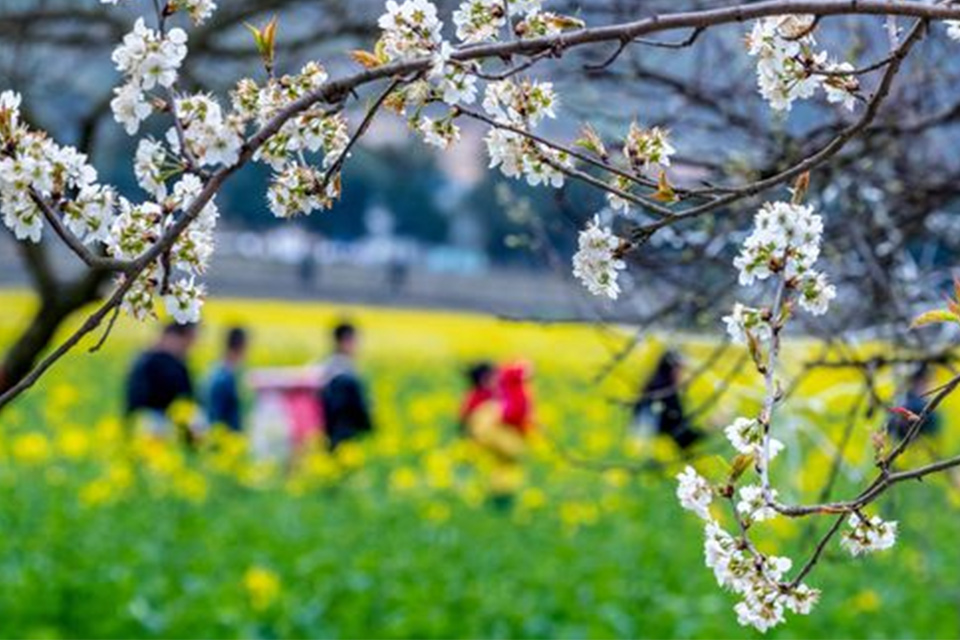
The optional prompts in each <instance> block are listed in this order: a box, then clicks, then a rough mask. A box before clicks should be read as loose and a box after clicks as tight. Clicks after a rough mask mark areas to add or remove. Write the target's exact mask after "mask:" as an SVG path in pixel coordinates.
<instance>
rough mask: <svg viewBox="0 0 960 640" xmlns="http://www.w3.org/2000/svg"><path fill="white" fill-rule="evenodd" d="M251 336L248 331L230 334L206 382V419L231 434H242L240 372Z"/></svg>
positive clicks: (231, 332)
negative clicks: (225, 428)
mask: <svg viewBox="0 0 960 640" xmlns="http://www.w3.org/2000/svg"><path fill="white" fill-rule="evenodd" d="M248 343H249V337H248V335H247V332H246V330H245V329H242V328H240V327H234V328H232V329H230V330H229V331H227V337H226V341H225V345H224V354H223V359H222V360H221V361H220V362H219V363H217V364H216V366H214V368H213V371H212V372H211V373H210V377H209V378H208V379H207V394H206V400H207V420H208V422H209V423H210V424H211V425H215V424H221V425H223V426H225V427H227V428H228V429H229V430H230V431H233V432H240V431H243V415H242V413H243V411H242V402H241V394H240V370H241V368H242V367H243V363H244V361H245V360H246V356H247V346H248Z"/></svg>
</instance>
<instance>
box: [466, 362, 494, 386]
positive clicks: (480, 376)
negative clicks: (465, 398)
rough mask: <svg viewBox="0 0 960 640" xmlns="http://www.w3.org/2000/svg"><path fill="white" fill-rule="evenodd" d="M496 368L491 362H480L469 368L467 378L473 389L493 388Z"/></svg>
mask: <svg viewBox="0 0 960 640" xmlns="http://www.w3.org/2000/svg"><path fill="white" fill-rule="evenodd" d="M496 378H497V377H496V370H495V369H494V367H493V365H492V364H490V363H489V362H478V363H476V364H474V365H472V366H471V367H470V368H469V369H467V379H468V380H469V381H470V387H471V388H473V389H493V387H494V384H495V383H496Z"/></svg>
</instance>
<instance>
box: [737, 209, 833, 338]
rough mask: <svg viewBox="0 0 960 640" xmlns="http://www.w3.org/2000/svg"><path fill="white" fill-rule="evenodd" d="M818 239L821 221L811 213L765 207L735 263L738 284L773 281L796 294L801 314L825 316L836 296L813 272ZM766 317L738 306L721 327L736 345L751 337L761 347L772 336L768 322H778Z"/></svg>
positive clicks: (756, 219)
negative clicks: (777, 281) (804, 311)
mask: <svg viewBox="0 0 960 640" xmlns="http://www.w3.org/2000/svg"><path fill="white" fill-rule="evenodd" d="M822 236H823V219H822V218H821V217H820V216H819V215H817V214H815V213H814V212H813V207H811V206H805V205H798V204H793V203H789V202H774V203H766V204H764V205H763V207H761V208H760V210H759V211H758V212H757V214H756V216H755V218H754V228H753V232H752V233H751V234H750V235H749V236H748V237H747V239H746V240H745V241H744V243H743V248H742V249H741V251H740V254H739V255H738V256H737V257H736V259H735V260H734V266H736V267H737V269H738V270H739V272H740V284H741V285H743V286H750V285H752V284H754V283H756V282H758V281H764V280H767V279H769V278H771V277H773V276H778V277H780V278H782V279H783V282H784V284H785V288H786V289H787V290H788V291H795V292H796V294H797V302H798V303H799V305H800V307H801V308H803V309H805V310H806V311H808V312H809V313H811V314H813V315H822V314H824V313H826V311H827V309H828V308H829V306H830V302H831V301H832V300H833V299H834V298H835V297H836V295H837V291H836V288H835V287H834V286H833V285H831V284H829V282H828V281H827V278H826V276H825V275H824V274H822V273H820V272H818V271H816V270H815V269H814V268H813V265H814V263H815V262H816V261H817V259H818V258H819V257H820V245H821V242H822ZM769 315H770V314H767V313H764V312H763V311H762V310H758V309H752V308H749V307H745V306H743V305H742V304H737V306H736V307H735V308H734V312H733V314H731V315H729V316H727V317H725V318H724V322H725V323H726V325H727V332H728V333H729V334H730V337H731V338H732V339H733V340H734V341H735V342H739V343H746V342H749V341H750V338H751V336H752V337H753V338H756V339H758V340H760V341H763V340H764V339H767V338H769V337H770V336H771V334H772V326H771V322H779V319H775V318H772V317H768V316H769Z"/></svg>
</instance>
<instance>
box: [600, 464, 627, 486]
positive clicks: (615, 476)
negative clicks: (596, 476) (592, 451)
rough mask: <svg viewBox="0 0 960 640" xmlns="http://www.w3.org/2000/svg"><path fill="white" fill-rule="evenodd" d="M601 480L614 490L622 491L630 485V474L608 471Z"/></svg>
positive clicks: (613, 470)
mask: <svg viewBox="0 0 960 640" xmlns="http://www.w3.org/2000/svg"><path fill="white" fill-rule="evenodd" d="M603 479H604V480H605V481H606V482H607V484H608V485H610V486H611V487H613V488H614V489H622V488H624V487H625V486H627V485H628V484H629V483H630V473H629V472H627V471H626V470H624V469H608V470H607V471H605V472H604V474H603Z"/></svg>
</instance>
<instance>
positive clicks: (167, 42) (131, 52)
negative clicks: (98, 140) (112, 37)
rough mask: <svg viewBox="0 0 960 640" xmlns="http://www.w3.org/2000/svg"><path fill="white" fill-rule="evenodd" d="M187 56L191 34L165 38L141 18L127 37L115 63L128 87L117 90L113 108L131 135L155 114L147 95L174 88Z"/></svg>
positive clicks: (175, 32) (172, 32)
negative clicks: (151, 92) (188, 37)
mask: <svg viewBox="0 0 960 640" xmlns="http://www.w3.org/2000/svg"><path fill="white" fill-rule="evenodd" d="M186 56H187V33H186V32H185V31H184V30H183V29H180V28H174V29H170V30H169V31H168V32H167V33H165V34H161V33H160V32H159V31H157V30H154V29H151V28H149V27H147V25H146V22H145V21H144V19H143V18H138V19H137V22H136V24H134V27H133V31H131V32H130V33H128V34H127V35H126V36H124V38H123V43H122V44H121V45H120V46H118V47H117V48H116V49H115V50H114V52H113V62H114V64H116V66H117V70H118V71H120V72H122V73H123V75H124V78H125V84H123V85H122V86H120V87H119V88H117V89H115V90H114V93H115V97H114V99H113V100H112V101H111V103H110V107H111V109H112V110H113V116H114V118H115V119H116V120H117V122H119V123H120V124H122V125H123V126H124V128H125V129H126V131H127V133H128V134H130V135H133V134H135V133H136V132H137V131H138V130H139V129H140V123H141V122H143V121H144V120H146V119H147V118H148V117H149V116H150V114H151V113H153V106H152V105H151V103H150V98H149V95H148V93H147V92H149V91H151V90H153V89H155V88H157V87H163V88H166V89H170V88H171V87H173V85H174V83H176V81H177V73H178V71H179V69H180V65H181V64H182V63H183V60H184V58H185V57H186Z"/></svg>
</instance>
